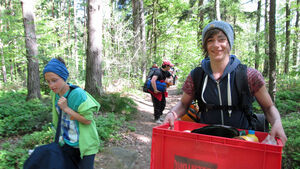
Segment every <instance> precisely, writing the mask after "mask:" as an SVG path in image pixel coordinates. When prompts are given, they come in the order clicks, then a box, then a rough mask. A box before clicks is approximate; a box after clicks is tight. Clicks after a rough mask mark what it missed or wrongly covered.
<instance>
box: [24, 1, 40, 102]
mask: <svg viewBox="0 0 300 169" xmlns="http://www.w3.org/2000/svg"><path fill="white" fill-rule="evenodd" d="M32 4H33V3H32V2H30V0H21V5H22V14H23V24H24V30H25V44H26V57H27V61H28V64H27V74H28V76H27V90H28V93H27V98H26V100H30V99H34V98H39V99H40V98H41V92H40V72H39V60H38V58H37V56H38V48H37V43H36V35H35V25H34V14H33V5H32Z"/></svg>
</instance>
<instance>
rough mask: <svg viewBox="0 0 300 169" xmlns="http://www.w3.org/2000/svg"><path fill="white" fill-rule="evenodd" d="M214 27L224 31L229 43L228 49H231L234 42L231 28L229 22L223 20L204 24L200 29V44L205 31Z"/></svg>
mask: <svg viewBox="0 0 300 169" xmlns="http://www.w3.org/2000/svg"><path fill="white" fill-rule="evenodd" d="M214 28H218V29H220V30H222V31H223V32H224V33H225V35H226V36H227V39H228V41H229V44H230V49H232V46H233V42H234V33H233V28H232V26H231V25H230V24H229V23H227V22H224V21H212V22H210V23H209V24H208V25H206V26H205V28H204V29H203V31H202V45H204V37H205V34H206V32H207V31H208V30H211V29H214Z"/></svg>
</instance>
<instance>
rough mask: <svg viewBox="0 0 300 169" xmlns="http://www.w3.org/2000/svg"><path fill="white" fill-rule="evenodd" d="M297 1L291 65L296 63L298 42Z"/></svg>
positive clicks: (299, 0) (298, 0) (299, 1)
mask: <svg viewBox="0 0 300 169" xmlns="http://www.w3.org/2000/svg"><path fill="white" fill-rule="evenodd" d="M299 3H300V0H297V15H296V24H295V39H294V43H293V66H294V67H296V65H297V57H299V55H298V42H299Z"/></svg>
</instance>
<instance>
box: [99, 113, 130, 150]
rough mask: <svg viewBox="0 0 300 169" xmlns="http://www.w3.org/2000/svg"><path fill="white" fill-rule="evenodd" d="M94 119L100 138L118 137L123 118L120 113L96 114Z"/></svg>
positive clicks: (105, 139)
mask: <svg viewBox="0 0 300 169" xmlns="http://www.w3.org/2000/svg"><path fill="white" fill-rule="evenodd" d="M95 121H96V125H97V131H98V135H99V138H100V140H102V141H108V140H110V139H118V133H119V132H118V131H119V130H120V129H121V126H123V124H124V121H125V118H124V116H122V115H115V114H114V113H108V114H106V115H104V116H98V117H97V118H96V119H95ZM101 146H102V145H101Z"/></svg>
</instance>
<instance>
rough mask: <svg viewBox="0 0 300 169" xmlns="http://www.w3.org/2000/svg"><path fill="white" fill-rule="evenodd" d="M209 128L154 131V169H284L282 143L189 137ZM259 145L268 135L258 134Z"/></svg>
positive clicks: (180, 125)
mask: <svg viewBox="0 0 300 169" xmlns="http://www.w3.org/2000/svg"><path fill="white" fill-rule="evenodd" d="M203 126H205V124H200V123H193V122H186V121H176V122H175V129H174V130H168V125H167V124H165V125H161V126H157V127H154V128H153V132H152V147H151V164H150V168H151V169H216V168H218V169H280V168H281V156H282V147H283V146H282V142H281V141H280V140H277V143H278V145H269V144H263V143H255V142H249V141H244V140H238V139H231V138H224V137H217V136H209V135H203V134H196V133H187V132H184V130H193V129H197V128H200V127H203ZM255 135H256V136H257V137H258V139H259V142H261V141H263V140H264V139H265V138H266V137H267V135H268V133H264V132H257V131H256V132H255Z"/></svg>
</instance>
